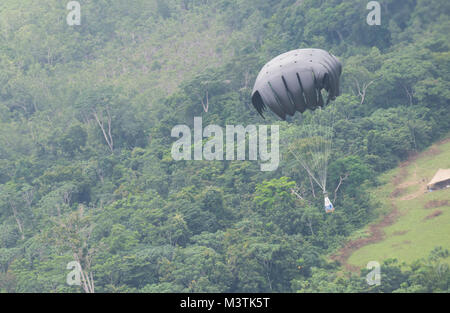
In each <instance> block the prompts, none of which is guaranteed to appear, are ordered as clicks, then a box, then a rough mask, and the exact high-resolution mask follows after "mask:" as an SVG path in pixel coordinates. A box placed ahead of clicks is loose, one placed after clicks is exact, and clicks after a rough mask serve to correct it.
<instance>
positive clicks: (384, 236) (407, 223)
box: [341, 139, 450, 269]
mask: <svg viewBox="0 0 450 313" xmlns="http://www.w3.org/2000/svg"><path fill="white" fill-rule="evenodd" d="M449 167H450V140H449V139H447V140H444V141H442V142H440V143H437V144H435V145H433V146H432V147H430V148H429V149H427V150H426V151H424V152H423V153H421V154H419V155H418V156H415V157H412V158H410V159H409V160H408V161H406V162H404V163H402V164H401V165H400V166H399V167H398V168H396V169H394V170H392V171H390V172H388V173H386V174H384V175H382V176H381V178H380V181H381V182H382V185H381V187H379V188H377V189H375V190H374V192H373V196H374V197H376V199H377V200H378V201H380V203H381V206H380V209H379V210H380V213H381V215H382V216H383V217H382V218H381V221H377V222H376V223H375V224H373V225H370V226H369V228H368V229H367V232H366V235H367V236H366V237H365V238H360V239H356V240H353V241H351V242H349V243H348V244H347V245H346V247H345V248H344V249H343V250H342V251H341V260H342V261H346V262H344V263H346V265H347V267H348V268H350V269H352V268H353V269H356V268H361V267H365V265H366V264H367V263H368V262H370V261H378V262H382V261H384V260H386V259H389V258H397V259H398V260H399V261H402V262H406V263H411V262H412V261H414V260H417V259H420V258H423V257H426V256H427V255H428V254H429V253H430V251H432V250H433V249H434V248H435V247H437V246H442V247H444V248H447V249H449V248H450V227H449V226H448V225H449V224H450V190H448V189H446V190H439V191H434V192H431V193H429V192H427V189H426V184H427V183H428V182H429V181H430V180H431V178H432V177H433V176H434V174H435V173H436V171H437V170H438V169H439V168H449ZM347 257H348V260H345V259H347Z"/></svg>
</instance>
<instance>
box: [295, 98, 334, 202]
mask: <svg viewBox="0 0 450 313" xmlns="http://www.w3.org/2000/svg"><path fill="white" fill-rule="evenodd" d="M330 107H331V108H330ZM327 108H329V109H328V110H327V109H326V108H324V109H322V108H318V109H317V110H316V111H315V112H313V113H312V114H310V115H309V116H308V118H307V119H304V120H303V124H302V126H301V129H300V134H299V135H300V138H302V139H307V140H308V142H307V143H306V148H305V147H302V146H301V147H300V148H303V149H304V150H306V151H303V153H299V154H296V153H294V151H293V150H292V147H289V152H290V153H291V154H292V155H293V156H294V157H295V158H296V160H297V161H298V162H299V163H300V164H301V165H302V167H303V168H304V169H305V170H306V172H307V173H308V175H309V176H310V177H311V179H312V180H313V181H314V182H315V183H316V184H317V185H318V186H319V187H320V189H321V190H322V191H323V193H324V194H326V190H327V188H326V187H327V174H328V160H329V157H330V155H331V148H332V141H333V135H334V127H333V124H334V120H335V115H336V114H335V113H336V112H335V111H336V106H335V105H329V106H327Z"/></svg>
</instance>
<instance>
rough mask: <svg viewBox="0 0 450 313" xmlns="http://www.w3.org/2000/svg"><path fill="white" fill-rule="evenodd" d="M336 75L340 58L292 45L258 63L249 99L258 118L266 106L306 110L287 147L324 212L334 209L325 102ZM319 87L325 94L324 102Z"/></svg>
mask: <svg viewBox="0 0 450 313" xmlns="http://www.w3.org/2000/svg"><path fill="white" fill-rule="evenodd" d="M341 74H342V64H341V62H340V61H339V60H338V59H337V58H336V57H335V56H333V55H332V54H330V53H329V52H327V51H324V50H321V49H298V50H292V51H289V52H286V53H284V54H281V55H279V56H277V57H276V58H274V59H273V60H271V61H270V62H269V63H267V64H266V65H265V66H264V67H263V69H262V70H261V72H260V73H259V75H258V77H257V78H256V82H255V86H254V88H253V92H252V104H253V106H254V107H255V109H256V110H257V111H258V113H259V114H260V115H261V116H262V117H263V118H264V115H263V112H264V111H265V110H266V108H267V107H268V108H269V109H270V110H271V111H273V112H274V113H275V114H276V115H278V116H279V117H280V118H281V119H283V120H285V119H286V116H287V115H289V116H293V115H294V114H295V112H300V113H302V115H305V119H304V121H303V123H302V125H301V126H300V128H299V130H298V132H297V133H296V134H295V139H294V140H292V141H291V140H290V142H288V143H287V146H288V149H289V152H290V153H291V154H292V155H294V157H295V158H296V159H297V161H298V162H299V163H300V164H301V166H302V167H303V168H304V169H305V170H306V172H307V173H308V175H309V176H310V178H311V181H312V182H313V181H314V182H315V183H316V184H317V185H318V186H319V187H320V189H321V190H322V191H323V194H324V201H325V211H326V212H327V213H331V212H334V207H333V204H332V203H331V201H330V199H329V198H328V196H327V189H326V188H327V168H328V159H329V157H330V154H331V146H332V141H333V133H334V129H333V123H334V118H335V114H336V112H335V111H336V106H335V105H329V104H330V101H332V100H335V99H336V97H338V96H339V95H340V89H339V79H340V76H341ZM322 90H325V91H326V92H327V94H328V98H327V101H326V103H325V102H324V99H323V95H322ZM307 111H308V112H307ZM311 184H312V183H311ZM313 188H314V187H313Z"/></svg>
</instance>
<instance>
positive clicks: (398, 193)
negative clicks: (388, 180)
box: [391, 188, 407, 198]
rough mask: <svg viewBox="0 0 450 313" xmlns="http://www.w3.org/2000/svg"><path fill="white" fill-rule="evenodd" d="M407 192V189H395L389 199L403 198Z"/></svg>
mask: <svg viewBox="0 0 450 313" xmlns="http://www.w3.org/2000/svg"><path fill="white" fill-rule="evenodd" d="M406 191H407V188H395V189H394V191H393V192H392V193H391V198H398V197H401V196H403V195H404V194H405V193H406Z"/></svg>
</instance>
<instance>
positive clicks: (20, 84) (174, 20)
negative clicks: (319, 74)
mask: <svg viewBox="0 0 450 313" xmlns="http://www.w3.org/2000/svg"><path fill="white" fill-rule="evenodd" d="M67 2H68V1H67ZM79 2H80V4H81V25H79V26H77V25H75V26H69V25H67V23H66V16H67V14H68V12H69V11H68V10H67V9H66V5H67V3H66V2H65V1H60V0H41V1H32V0H20V1H17V0H2V1H1V2H0V291H1V292H85V291H94V290H95V292H416V291H419V292H420V291H421V292H439V291H443V292H448V291H449V290H450V289H449V282H450V271H449V270H448V268H445V267H444V266H443V265H442V264H443V263H445V262H446V260H448V251H445V250H443V249H440V248H439V247H436V249H435V250H434V251H432V252H431V251H430V257H429V259H426V260H411V263H410V264H400V263H399V262H397V261H396V260H395V259H392V260H388V261H386V262H384V263H383V264H382V272H383V275H384V276H383V277H384V278H383V279H384V280H383V284H382V285H381V286H372V287H370V286H368V284H367V283H366V274H367V272H368V271H366V270H363V271H362V273H350V272H346V271H345V270H343V269H342V267H341V266H340V264H339V263H338V262H334V261H332V260H331V259H330V258H329V256H330V255H331V254H332V253H334V252H335V251H336V250H337V249H339V248H340V247H341V246H342V245H343V244H344V243H345V242H346V240H347V239H348V238H349V236H351V235H352V234H354V233H355V232H356V231H358V230H360V229H361V228H363V227H364V226H365V225H367V224H368V223H369V222H371V221H373V220H374V219H376V218H377V215H376V214H375V209H376V208H377V202H376V201H374V199H373V198H372V197H371V196H370V193H369V192H368V188H370V187H373V186H376V185H377V183H378V182H377V176H378V175H379V174H380V173H383V172H385V171H386V170H389V169H391V168H394V167H396V166H397V165H398V164H399V162H400V161H402V160H404V159H405V158H407V157H408V156H409V155H411V154H412V153H414V152H416V151H421V150H423V149H424V148H426V147H428V146H430V145H431V144H432V143H433V142H435V141H436V140H439V139H442V138H444V137H445V136H446V135H447V134H448V133H449V131H450V109H449V100H450V52H449V45H450V44H449V41H448V34H449V33H450V20H449V13H450V2H449V1H446V0H404V1H397V0H380V1H379V2H380V3H381V8H382V10H381V14H382V15H381V16H382V21H381V25H380V26H369V25H368V24H367V22H366V17H367V14H368V13H369V11H368V10H367V9H366V5H367V2H368V1H364V0H357V1H355V0H303V1H302V0H297V1H295V0H281V1H280V0H276V1H275V0H252V1H248V0H210V1H208V0H164V1H163V0H151V1H149V0H95V1H94V0H80V1H79ZM307 47H317V48H322V49H325V50H328V51H330V52H332V53H333V54H334V55H336V56H337V57H338V58H339V59H340V60H341V62H342V63H343V65H344V71H343V75H342V78H341V82H342V95H341V96H340V97H338V98H337V100H336V102H335V104H336V106H337V107H338V108H339V109H338V112H337V113H336V116H335V122H334V142H333V150H332V157H331V161H330V164H329V173H328V181H329V190H330V194H331V197H332V198H335V201H334V205H335V207H336V212H335V213H333V214H326V213H325V212H324V210H323V197H321V196H320V193H319V191H318V190H315V191H313V190H312V187H311V182H310V180H309V178H308V175H307V174H306V172H305V171H304V170H303V168H302V167H301V166H300V165H299V163H298V162H297V161H296V159H295V158H292V157H291V156H290V155H289V153H288V152H287V151H286V145H281V156H282V160H281V162H280V166H279V168H278V170H276V171H273V172H262V171H261V170H260V164H259V162H258V161H203V162H199V161H174V160H173V159H172V157H171V148H172V144H173V142H174V141H175V138H173V137H171V129H172V128H173V127H174V126H175V125H178V124H186V125H189V126H190V127H191V128H192V124H193V121H194V117H195V116H202V118H203V124H204V125H209V124H217V125H220V126H223V127H224V126H225V125H228V124H232V125H244V126H245V125H250V124H253V125H261V124H279V125H280V132H281V133H280V140H281V141H282V142H283V140H286V138H291V137H292V136H295V133H296V129H297V128H298V127H299V125H301V118H300V117H299V116H295V117H293V118H290V119H288V120H287V121H279V119H277V118H276V117H275V115H274V114H266V119H265V120H263V119H262V118H261V117H260V116H259V115H258V113H257V112H256V111H255V110H254V109H253V108H252V106H251V102H250V101H251V99H250V95H251V91H252V87H253V83H254V81H255V78H256V75H257V74H258V72H259V70H260V68H261V67H262V66H263V65H264V64H265V63H266V62H267V61H269V60H270V59H271V58H273V57H275V56H276V55H278V54H280V53H283V52H285V51H289V50H292V49H297V48H307ZM202 102H203V103H205V102H208V106H209V107H208V112H205V110H204V108H203V106H202ZM344 175H345V177H346V179H345V180H344V181H343V182H342V184H341V186H340V188H339V189H338V191H337V192H336V194H334V193H333V191H334V190H335V189H336V188H337V186H338V184H339V182H340V181H341V180H342V178H343V177H344ZM293 191H295V192H293ZM313 193H317V194H318V195H316V197H314V196H313ZM298 195H301V196H302V197H303V198H304V200H301V199H300V198H299V197H298ZM74 260H75V261H78V262H79V263H80V264H81V267H82V269H83V273H84V275H86V276H87V277H89V279H88V280H89V281H90V284H89V286H87V287H86V286H82V287H80V286H70V285H68V284H67V283H66V276H67V274H68V273H69V272H70V269H67V264H68V263H69V262H71V261H74Z"/></svg>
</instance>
